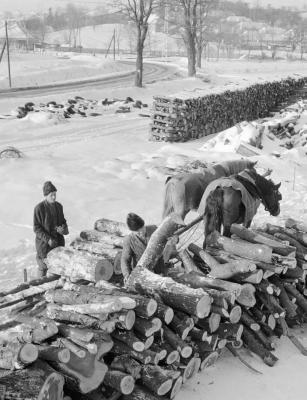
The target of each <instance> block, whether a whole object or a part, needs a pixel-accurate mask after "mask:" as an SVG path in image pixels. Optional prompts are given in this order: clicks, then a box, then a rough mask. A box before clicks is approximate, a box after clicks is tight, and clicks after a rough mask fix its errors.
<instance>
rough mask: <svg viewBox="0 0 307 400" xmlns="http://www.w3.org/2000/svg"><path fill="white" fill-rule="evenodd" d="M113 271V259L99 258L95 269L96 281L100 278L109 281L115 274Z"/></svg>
mask: <svg viewBox="0 0 307 400" xmlns="http://www.w3.org/2000/svg"><path fill="white" fill-rule="evenodd" d="M113 272H114V267H113V264H112V263H111V261H109V260H107V259H104V260H99V262H97V265H96V269H95V282H98V281H100V280H104V281H109V280H110V279H111V278H112V276H113Z"/></svg>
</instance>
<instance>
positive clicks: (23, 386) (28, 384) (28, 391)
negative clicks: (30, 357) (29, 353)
mask: <svg viewBox="0 0 307 400" xmlns="http://www.w3.org/2000/svg"><path fill="white" fill-rule="evenodd" d="M1 385H3V386H5V393H6V394H5V398H10V399H27V400H45V399H57V400H61V399H63V386H64V378H63V376H61V375H60V374H59V373H57V372H56V371H55V370H54V369H52V368H51V367H50V366H49V365H48V364H47V363H46V362H44V361H41V360H39V361H36V362H35V364H33V365H31V366H30V367H28V368H27V369H25V370H21V371H16V372H13V373H11V374H10V375H8V376H5V377H2V378H1Z"/></svg>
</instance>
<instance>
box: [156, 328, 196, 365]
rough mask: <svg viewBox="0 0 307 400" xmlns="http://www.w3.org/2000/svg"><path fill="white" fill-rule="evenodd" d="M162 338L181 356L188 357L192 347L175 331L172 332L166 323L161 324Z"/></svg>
mask: <svg viewBox="0 0 307 400" xmlns="http://www.w3.org/2000/svg"><path fill="white" fill-rule="evenodd" d="M162 327H163V338H164V339H165V340H166V341H167V342H168V343H169V344H170V345H171V346H172V348H173V349H175V350H177V351H179V353H180V355H181V357H183V358H188V357H190V356H191V354H192V347H191V346H189V345H188V344H187V343H186V342H184V341H183V340H182V339H181V338H180V337H179V336H178V335H176V333H174V332H173V331H172V330H171V329H170V328H168V326H167V325H165V324H163V326H162Z"/></svg>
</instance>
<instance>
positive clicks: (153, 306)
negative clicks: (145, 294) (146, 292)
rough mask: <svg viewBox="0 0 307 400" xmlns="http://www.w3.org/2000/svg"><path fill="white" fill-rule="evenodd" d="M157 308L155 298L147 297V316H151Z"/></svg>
mask: <svg viewBox="0 0 307 400" xmlns="http://www.w3.org/2000/svg"><path fill="white" fill-rule="evenodd" d="M157 308H158V303H157V301H156V300H155V299H149V301H148V304H147V306H146V311H147V315H148V317H151V316H153V315H154V313H155V312H156V311H157Z"/></svg>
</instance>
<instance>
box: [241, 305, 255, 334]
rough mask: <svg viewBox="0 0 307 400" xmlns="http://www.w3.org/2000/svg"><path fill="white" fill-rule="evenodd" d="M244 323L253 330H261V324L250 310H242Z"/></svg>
mask: <svg viewBox="0 0 307 400" xmlns="http://www.w3.org/2000/svg"><path fill="white" fill-rule="evenodd" d="M241 321H242V323H243V324H244V325H245V326H247V327H248V328H250V329H251V330H252V331H254V332H255V331H260V325H259V324H258V323H257V322H256V321H255V320H254V319H253V317H252V316H251V315H250V314H249V313H248V311H246V310H244V311H242V316H241Z"/></svg>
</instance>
